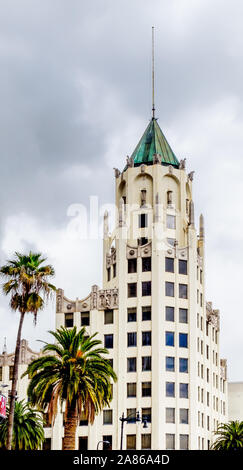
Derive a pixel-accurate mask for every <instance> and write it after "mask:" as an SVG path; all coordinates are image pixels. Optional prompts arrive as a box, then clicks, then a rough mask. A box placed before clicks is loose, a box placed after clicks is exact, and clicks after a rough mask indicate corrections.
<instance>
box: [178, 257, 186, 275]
mask: <svg viewBox="0 0 243 470" xmlns="http://www.w3.org/2000/svg"><path fill="white" fill-rule="evenodd" d="M179 274H187V261H186V260H184V259H179Z"/></svg>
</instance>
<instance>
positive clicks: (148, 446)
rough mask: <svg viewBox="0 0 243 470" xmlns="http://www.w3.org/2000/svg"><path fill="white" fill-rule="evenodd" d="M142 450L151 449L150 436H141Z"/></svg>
mask: <svg viewBox="0 0 243 470" xmlns="http://www.w3.org/2000/svg"><path fill="white" fill-rule="evenodd" d="M141 447H142V449H151V434H141Z"/></svg>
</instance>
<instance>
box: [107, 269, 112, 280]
mask: <svg viewBox="0 0 243 470" xmlns="http://www.w3.org/2000/svg"><path fill="white" fill-rule="evenodd" d="M110 280H111V268H107V281H108V282H109V281H110Z"/></svg>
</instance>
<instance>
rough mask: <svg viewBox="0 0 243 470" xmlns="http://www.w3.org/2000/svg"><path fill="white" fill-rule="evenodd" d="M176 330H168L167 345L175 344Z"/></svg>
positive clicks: (166, 333) (166, 334) (166, 335)
mask: <svg viewBox="0 0 243 470" xmlns="http://www.w3.org/2000/svg"><path fill="white" fill-rule="evenodd" d="M174 336H175V334H174V332H173V331H166V332H165V345H166V346H174V343H175V341H174Z"/></svg>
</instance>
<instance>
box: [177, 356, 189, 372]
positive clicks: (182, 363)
mask: <svg viewBox="0 0 243 470" xmlns="http://www.w3.org/2000/svg"><path fill="white" fill-rule="evenodd" d="M179 372H188V359H186V358H184V357H180V358H179Z"/></svg>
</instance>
